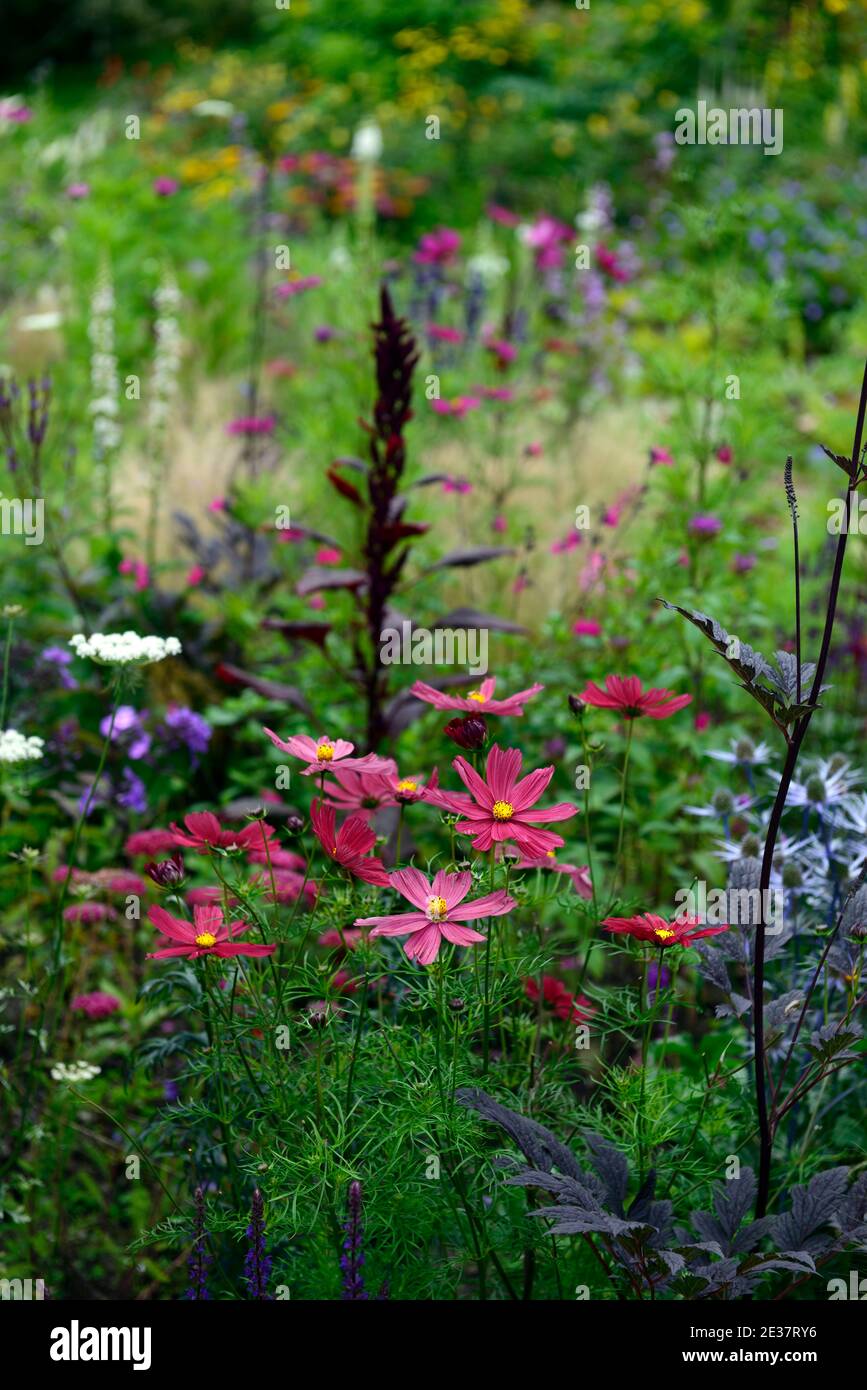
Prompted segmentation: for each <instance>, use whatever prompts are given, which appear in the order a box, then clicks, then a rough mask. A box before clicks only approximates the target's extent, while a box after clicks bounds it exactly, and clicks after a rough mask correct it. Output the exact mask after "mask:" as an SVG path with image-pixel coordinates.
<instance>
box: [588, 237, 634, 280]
mask: <svg viewBox="0 0 867 1390" xmlns="http://www.w3.org/2000/svg"><path fill="white" fill-rule="evenodd" d="M595 255H596V264H597V265H598V267H599V269H600V270H601V271H602V273H603V274H604V275H609V276H610V277H611V279H612V280H616V281H617V283H618V284H620V285H622V284H625V283H626V281H627V280H628V279H629V270H628V269H627V267H626V266H625V265H624V264H623V262H622V261H621V259H620V257H619V256H618V254H617V252H616V251H612V250H611V249H610V248H609V247H607V246H603V245H601V244H600V245H599V246H597V247H596V251H595Z"/></svg>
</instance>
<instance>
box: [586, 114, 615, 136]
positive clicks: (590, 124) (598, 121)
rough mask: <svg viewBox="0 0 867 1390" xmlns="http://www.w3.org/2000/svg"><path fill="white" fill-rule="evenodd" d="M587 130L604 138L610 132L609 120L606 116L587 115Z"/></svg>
mask: <svg viewBox="0 0 867 1390" xmlns="http://www.w3.org/2000/svg"><path fill="white" fill-rule="evenodd" d="M587 130H588V132H589V133H590V134H591V135H596V136H599V137H600V138H601V139H604V138H605V136H606V135H610V134H611V122H610V120H609V119H608V117H607V116H601V115H595V116H588V117H587Z"/></svg>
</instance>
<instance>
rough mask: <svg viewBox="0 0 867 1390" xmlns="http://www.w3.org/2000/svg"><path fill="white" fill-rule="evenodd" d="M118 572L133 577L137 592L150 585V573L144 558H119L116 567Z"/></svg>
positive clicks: (141, 591)
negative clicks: (119, 560)
mask: <svg viewBox="0 0 867 1390" xmlns="http://www.w3.org/2000/svg"><path fill="white" fill-rule="evenodd" d="M117 572H118V574H131V575H134V577H135V587H136V590H137V592H138V593H143V591H144V590H145V589H147V588H149V587H150V582H151V573H150V570H149V569H148V567H147V565H146V564H145V562H144V560H121V562H120V564H119V565H118V567H117Z"/></svg>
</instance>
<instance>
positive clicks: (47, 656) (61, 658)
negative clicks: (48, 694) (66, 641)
mask: <svg viewBox="0 0 867 1390" xmlns="http://www.w3.org/2000/svg"><path fill="white" fill-rule="evenodd" d="M39 659H40V661H43V662H45V663H46V664H47V665H49V666H55V667H56V668H57V676H58V679H59V681H60V684H61V685H62V686H63V689H64V690H77V689H78V681H77V680H76V679H75V676H74V675H73V674H72V672H71V671H67V670H66V667H67V666H68V665H69V664H70V662H71V661H72V652H68V651H66V649H65V648H64V647H46V648H45V650H44V651H43V652H42V653H41V654H40V658H39Z"/></svg>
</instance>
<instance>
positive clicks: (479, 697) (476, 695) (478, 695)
mask: <svg viewBox="0 0 867 1390" xmlns="http://www.w3.org/2000/svg"><path fill="white" fill-rule="evenodd" d="M467 699H468V700H476V701H478V703H479V704H480V705H483V704H484V703H485V700H486V699H487V696H486V695H483V694H482V692H481V690H471V691H470V693H469V695H468V696H467Z"/></svg>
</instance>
